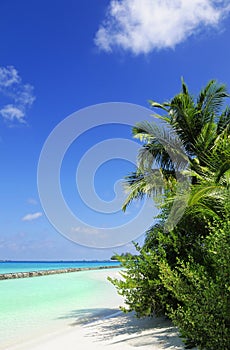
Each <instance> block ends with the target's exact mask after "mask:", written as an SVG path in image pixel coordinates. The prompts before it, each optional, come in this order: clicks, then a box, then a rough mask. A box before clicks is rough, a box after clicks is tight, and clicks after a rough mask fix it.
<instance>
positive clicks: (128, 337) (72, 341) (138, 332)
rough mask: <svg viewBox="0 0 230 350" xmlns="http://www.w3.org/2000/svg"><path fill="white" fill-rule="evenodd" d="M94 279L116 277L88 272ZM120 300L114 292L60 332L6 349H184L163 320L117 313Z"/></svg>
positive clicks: (79, 314) (169, 326) (171, 328)
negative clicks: (101, 303) (138, 317)
mask: <svg viewBox="0 0 230 350" xmlns="http://www.w3.org/2000/svg"><path fill="white" fill-rule="evenodd" d="M91 274H93V277H94V278H97V279H104V278H106V277H107V276H108V275H110V276H112V277H115V276H116V277H117V276H118V271H109V272H108V271H103V272H102V271H100V272H96V271H94V272H91ZM122 303H123V299H122V298H121V297H120V296H118V295H117V293H116V291H115V290H114V293H111V294H110V295H108V297H107V299H106V300H104V302H103V307H102V305H95V308H90V309H88V310H85V311H82V310H81V311H80V312H79V313H77V312H76V313H75V315H72V316H71V318H70V319H69V320H68V321H67V322H66V324H63V327H62V329H61V330H58V331H56V332H50V333H47V334H45V335H39V336H38V337H33V339H30V340H29V341H27V342H23V343H21V344H17V345H15V346H12V347H8V348H7V350H53V349H54V350H63V349H64V350H72V349H79V350H85V349H87V350H88V349H95V350H98V349H107V350H109V349H111V350H118V349H119V350H120V349H123V350H126V349H127V350H131V349H133V350H135V349H138V350H158V349H159V350H160V349H168V350H170V349H178V350H182V349H185V346H184V344H183V342H182V341H181V339H180V337H179V335H178V332H177V329H176V328H175V327H174V326H173V325H172V324H171V322H170V321H168V320H166V319H165V318H164V317H162V318H151V319H150V318H147V319H137V318H136V317H135V316H134V314H133V313H129V314H124V313H123V312H121V311H120V310H119V306H120V305H121V304H122Z"/></svg>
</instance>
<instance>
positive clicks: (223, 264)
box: [160, 222, 230, 350]
mask: <svg viewBox="0 0 230 350" xmlns="http://www.w3.org/2000/svg"><path fill="white" fill-rule="evenodd" d="M210 229H211V232H210V235H209V236H208V237H207V238H206V239H205V240H204V242H203V257H204V263H203V264H198V263H196V262H195V261H194V259H192V258H190V259H189V260H190V261H188V262H186V263H184V262H182V261H178V265H177V267H176V268H175V269H172V267H170V265H169V264H168V263H166V262H162V263H161V266H160V270H161V272H160V276H161V279H162V282H163V284H164V286H165V288H166V289H167V290H168V291H171V293H172V294H173V296H174V297H175V298H176V299H177V300H178V306H177V308H176V309H172V308H170V307H168V310H167V313H168V315H169V316H170V317H171V318H172V320H173V321H174V323H175V324H176V325H177V326H178V327H179V329H180V331H181V334H182V336H183V337H184V338H186V339H190V343H192V344H197V345H199V347H200V348H201V349H209V350H215V349H221V350H227V349H230V264H229V261H230V223H229V222H227V223H224V224H222V225H220V224H218V225H216V226H215V227H214V228H210Z"/></svg>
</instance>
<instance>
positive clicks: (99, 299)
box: [0, 264, 122, 350]
mask: <svg viewBox="0 0 230 350" xmlns="http://www.w3.org/2000/svg"><path fill="white" fill-rule="evenodd" d="M12 266H13V265H12ZM37 266H38V265H37ZM39 266H41V265H39ZM47 266H48V265H47ZM49 266H50V264H49ZM87 266H89V265H87ZM91 266H92V265H91ZM42 267H43V268H44V265H42ZM58 268H59V267H58ZM111 273H112V274H117V277H118V276H119V268H118V269H112V270H108V269H106V270H97V271H96V270H95V271H80V272H73V273H66V274H57V275H49V276H41V277H33V278H23V279H13V280H2V281H0V349H1V350H2V349H8V347H10V346H11V345H15V344H20V343H23V342H25V341H27V340H30V339H31V338H34V337H35V338H38V337H40V335H44V334H47V333H50V332H56V331H58V332H59V331H62V330H63V328H65V327H70V325H73V324H76V323H79V320H81V319H84V318H87V319H89V320H90V319H91V317H92V316H93V315H94V316H95V314H97V313H98V312H100V311H101V310H102V309H104V308H106V312H107V313H113V312H114V310H113V309H114V300H115V303H117V306H118V305H121V302H122V299H121V297H120V296H118V294H117V293H116V290H115V288H114V286H113V285H112V284H111V283H110V282H108V280H107V276H108V275H110V274H111ZM116 300H117V301H116Z"/></svg>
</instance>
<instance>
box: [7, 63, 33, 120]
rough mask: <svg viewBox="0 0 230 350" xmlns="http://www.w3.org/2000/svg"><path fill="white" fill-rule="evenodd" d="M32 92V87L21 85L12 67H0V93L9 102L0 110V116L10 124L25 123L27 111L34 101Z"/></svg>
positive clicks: (17, 74)
mask: <svg viewBox="0 0 230 350" xmlns="http://www.w3.org/2000/svg"><path fill="white" fill-rule="evenodd" d="M33 90H34V88H33V86H32V85H30V84H23V83H22V79H21V77H20V76H19V73H18V71H17V70H16V69H15V68H14V67H13V66H7V67H0V92H1V93H2V95H4V96H5V97H7V98H8V99H10V101H11V103H10V104H7V105H5V106H3V107H2V108H1V109H0V116H1V117H2V118H3V119H4V120H7V121H10V122H13V121H17V122H20V123H22V122H25V117H26V112H27V109H28V108H29V107H31V106H32V104H33V102H34V100H35V96H34V94H33Z"/></svg>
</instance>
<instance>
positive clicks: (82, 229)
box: [71, 226, 99, 234]
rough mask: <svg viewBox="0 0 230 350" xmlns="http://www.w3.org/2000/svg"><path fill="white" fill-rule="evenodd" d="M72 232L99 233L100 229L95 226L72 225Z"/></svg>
mask: <svg viewBox="0 0 230 350" xmlns="http://www.w3.org/2000/svg"><path fill="white" fill-rule="evenodd" d="M71 231H72V232H80V233H85V234H98V233H99V230H98V229H96V228H94V227H80V226H77V227H72V228H71Z"/></svg>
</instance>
